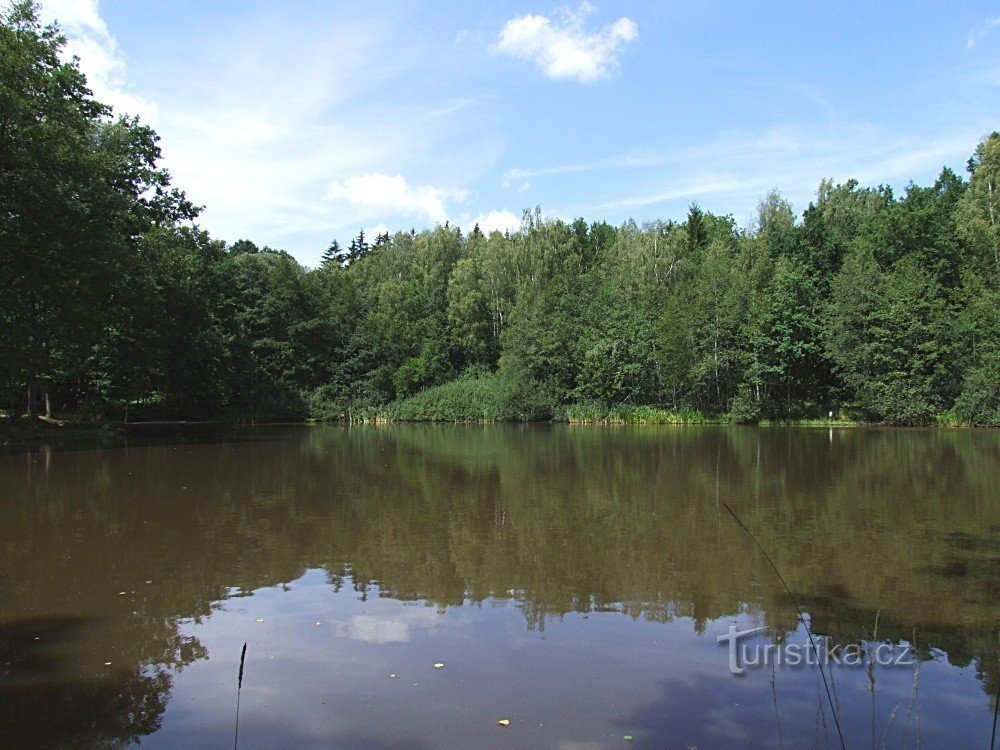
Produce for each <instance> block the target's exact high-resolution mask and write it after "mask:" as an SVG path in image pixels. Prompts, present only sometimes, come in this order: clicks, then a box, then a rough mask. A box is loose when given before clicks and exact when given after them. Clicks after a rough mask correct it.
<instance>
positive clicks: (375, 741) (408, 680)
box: [143, 569, 990, 750]
mask: <svg viewBox="0 0 1000 750" xmlns="http://www.w3.org/2000/svg"><path fill="white" fill-rule="evenodd" d="M258 619H262V620H263V622H257V620H258ZM316 623H319V624H318V625H317V624H316ZM730 624H737V625H740V626H741V627H749V626H754V625H756V624H757V623H756V622H755V621H753V620H752V619H751V618H750V617H747V616H738V617H731V618H719V619H717V620H712V621H709V622H708V623H707V625H706V627H705V630H704V632H703V633H701V634H699V633H697V632H696V631H695V628H694V623H693V622H692V620H690V619H689V618H686V617H677V618H675V619H673V620H671V621H669V622H666V623H663V622H650V621H647V620H645V619H644V618H641V617H640V618H638V619H633V618H632V617H629V616H626V615H623V614H620V613H617V612H606V613H590V614H588V615H583V614H578V613H571V614H568V615H565V616H563V617H562V618H549V619H547V620H546V623H545V627H544V629H542V630H537V629H529V628H528V627H526V621H525V617H524V614H523V613H522V612H521V611H520V609H519V608H518V606H517V604H516V603H515V602H513V601H504V600H495V599H491V600H487V601H485V602H483V603H482V604H477V603H466V604H464V605H463V606H460V607H455V606H453V607H449V608H447V609H446V610H444V611H441V610H439V609H438V608H436V607H432V606H425V605H423V604H421V603H412V602H410V603H404V602H400V601H397V600H394V599H389V598H381V597H379V596H378V592H377V590H374V589H372V590H369V592H368V597H367V601H362V600H361V597H360V595H359V594H358V592H356V591H355V590H353V589H352V588H351V587H350V586H349V585H345V586H344V588H343V589H341V590H340V591H339V592H338V591H335V589H334V587H333V586H331V585H330V584H329V583H328V579H327V576H326V573H325V572H324V571H322V570H316V569H314V570H310V571H308V572H307V573H306V574H305V575H303V576H302V577H301V578H300V579H298V580H296V581H293V582H291V584H289V585H288V586H287V587H284V588H283V587H273V588H265V589H260V590H257V591H254V592H253V594H252V596H248V597H241V598H235V599H229V600H227V601H225V602H224V603H223V604H222V607H221V608H220V609H219V610H217V611H216V612H214V613H213V614H212V615H211V616H210V617H208V618H206V619H204V620H202V621H201V622H200V623H193V622H188V623H186V624H185V625H184V627H183V630H184V631H185V632H186V633H187V634H190V635H196V636H197V637H198V638H199V639H200V640H201V641H202V643H204V645H205V646H206V647H207V648H208V652H209V659H207V660H203V661H199V662H196V663H194V664H192V665H191V666H189V667H187V668H185V669H184V670H183V672H181V673H180V674H179V675H178V676H177V677H176V678H175V683H174V689H173V692H172V695H171V698H170V702H169V704H168V707H167V712H166V714H165V716H164V720H163V725H162V729H161V730H160V731H159V732H158V733H156V734H154V735H152V736H150V737H147V738H145V739H144V740H143V746H148V747H169V746H180V745H183V746H188V747H194V746H225V745H226V744H227V742H231V741H232V731H233V718H234V711H235V697H236V696H235V675H236V672H237V669H238V659H239V652H240V648H241V646H242V644H243V641H244V640H246V641H247V642H248V644H249V645H248V648H247V663H246V676H245V679H244V687H243V695H242V707H241V726H240V745H241V746H242V747H245V748H251V747H292V746H296V747H330V746H335V747H345V748H376V747H390V748H433V747H456V748H470V747H551V748H559V749H560V750H584V749H587V750H589V749H590V748H606V747H608V748H610V747H621V746H623V745H624V744H625V740H624V739H623V736H624V735H626V734H628V735H633V736H634V742H633V743H632V745H631V746H634V747H663V746H676V747H682V748H683V747H688V746H690V745H697V746H698V747H701V748H712V747H729V746H740V745H744V744H749V743H750V742H751V741H752V744H753V746H754V747H778V746H779V743H778V733H777V722H776V717H775V706H774V702H773V699H772V695H771V684H770V680H771V672H770V670H768V669H759V670H751V671H748V673H747V674H746V676H744V677H739V678H737V677H734V676H732V675H730V674H729V672H728V659H727V651H726V648H725V647H724V646H722V645H720V644H719V643H717V641H716V638H717V636H718V635H721V634H723V633H725V632H727V629H728V627H729V625H730ZM757 641H758V642H761V643H764V642H766V641H767V638H766V636H762V637H759V638H757ZM790 641H791V642H795V643H801V642H804V634H803V632H802V631H801V630H800V631H799V632H797V633H795V634H793V635H792V636H791V638H790ZM436 662H443V663H444V665H445V666H444V667H443V668H441V669H435V668H434V664H435V663H436ZM393 674H394V675H396V677H394V678H393V677H391V676H390V675H393ZM833 678H834V681H835V683H836V685H835V688H836V692H837V696H838V698H839V701H840V704H841V720H842V723H843V725H844V730H845V735H846V739H847V743H848V746H849V747H862V746H870V742H871V736H870V732H871V730H870V726H871V724H870V721H871V694H870V693H869V692H868V690H867V689H866V686H867V676H866V674H865V670H864V669H863V668H858V667H854V668H848V667H840V668H837V669H835V670H833ZM913 678H914V673H913V669H912V668H895V669H880V670H879V671H878V673H877V684H876V711H877V715H876V733H877V735H878V744H879V746H881V744H882V732H883V731H884V730H885V727H886V725H887V723H888V724H889V730H888V733H887V735H886V739H887V741H888V744H889V746H890V747H900V746H904V745H906V746H912V745H915V743H916V732H917V716H918V713H919V725H920V731H921V741H922V743H923V747H928V748H931V747H948V746H955V745H953V744H951V740H954V734H953V733H954V732H955V731H956V728H961V729H960V731H963V732H966V733H967V735H966V738H965V740H967V741H968V743H969V744H970V745H976V744H978V745H979V746H986V745H987V744H988V733H989V720H990V714H989V706H988V705H987V704H988V699H987V698H986V696H985V694H984V693H983V692H982V690H981V689H980V688H979V687H978V684H975V683H976V680H975V673H974V668H973V667H972V666H970V667H968V668H965V669H958V668H955V667H952V666H950V665H948V664H947V661H946V659H944V658H941V659H938V660H935V661H930V662H922V663H921V665H920V680H921V683H922V686H923V687H922V689H921V692H920V694H919V705H918V706H913V707H912V709H911V696H912V686H913ZM775 679H776V683H775V690H776V693H777V704H778V713H779V715H780V720H781V729H782V735H783V740H784V743H785V746H786V747H789V748H791V747H814V746H815V745H816V739H817V731H818V732H819V735H820V737H819V746H820V747H825V746H826V740H825V739H824V736H823V735H824V732H823V727H822V723H821V722H822V718H821V717H820V714H819V712H818V709H819V705H820V701H821V700H825V698H823V695H822V694H821V693H820V692H818V691H820V690H821V683H820V680H819V673H818V672H817V671H816V670H815V669H791V668H779V669H778V670H777V672H776V675H775ZM970 683H974V684H971V685H970ZM894 711H895V715H894V716H893V718H892V720H891V723H890V722H889V720H890V716H891V715H892V714H893V712H894ZM501 718H509V719H510V720H511V725H510V727H507V728H501V727H499V726H497V723H496V722H497V720H498V719H501ZM826 721H827V723H828V725H829V727H828V732H827V734H828V735H829V740H830V746H831V747H833V746H835V745H836V737H835V735H834V730H833V726H832V721H831V719H830V717H829V715H827V716H826ZM949 738H950V739H949ZM965 740H963V743H964V742H965Z"/></svg>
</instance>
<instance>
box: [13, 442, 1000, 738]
mask: <svg viewBox="0 0 1000 750" xmlns="http://www.w3.org/2000/svg"><path fill="white" fill-rule="evenodd" d="M998 447H1000V435H997V434H995V433H983V432H977V433H970V432H913V431H889V432H878V431H863V430H856V431H840V432H836V433H829V434H828V433H827V431H825V430H816V431H809V430H798V431H793V430H781V429H772V430H752V429H746V430H742V429H729V430H724V429H703V428H686V429H674V430H659V429H656V430H652V429H647V430H641V429H640V430H631V429H623V430H615V429H601V428H581V429H571V428H526V427H494V428H486V429H479V428H461V427H457V428H454V429H452V428H448V427H424V426H411V427H407V426H401V427H385V428H362V429H349V430H341V429H339V428H317V429H312V430H300V431H295V432H285V433H278V435H277V437H276V439H274V440H253V441H244V442H238V443H235V442H229V443H209V444H203V445H188V444H176V445H161V446H155V447H146V448H143V447H138V448H137V447H135V446H130V447H129V448H128V450H127V451H116V450H102V451H80V452H65V453H53V454H51V455H49V456H47V457H45V460H43V457H42V456H40V455H39V454H30V455H19V456H8V457H5V458H3V459H0V521H2V523H0V550H2V554H3V562H4V565H3V566H2V571H3V572H0V632H2V633H3V634H4V635H2V636H0V639H2V643H3V644H4V645H3V646H2V647H0V648H3V649H4V651H3V653H4V654H5V655H4V656H2V657H0V665H7V666H0V669H4V670H5V671H4V672H3V673H2V674H0V690H3V691H5V694H9V695H11V696H12V697H13V698H14V699H15V700H14V703H13V704H11V705H17V706H21V708H19V709H17V711H24V712H28V714H29V715H30V714H34V715H38V714H39V712H44V713H45V715H50V714H53V715H54V714H58V713H60V712H62V713H65V714H66V715H69V714H71V713H72V712H73V711H74V710H75V711H77V714H76V721H69V720H68V721H67V722H66V723H65V724H59V722H56V721H53V722H49V726H48V727H47V729H48V730H50V731H51V732H53V733H56V734H58V732H59V731H62V730H59V729H58V727H59V726H63V727H64V729H65V731H67V732H68V731H70V730H71V729H73V730H74V731H75V730H76V729H77V728H79V727H80V726H82V725H81V724H80V722H81V721H83V717H84V716H85V715H88V716H91V717H92V718H93V717H95V716H98V715H100V716H104V718H102V719H96V718H95V719H94V722H92V726H93V727H94V729H93V731H94V732H95V734H94V735H93V736H94V737H97V736H98V733H99V732H107V731H108V727H110V726H115V727H116V730H115V732H117V734H116V736H120V737H126V738H127V737H132V736H133V734H132V733H131V732H136V733H138V734H142V733H143V732H144V731H148V730H149V729H150V728H155V723H153V722H154V721H158V720H159V719H158V717H159V715H160V714H161V713H162V707H163V705H164V704H165V701H166V696H167V692H168V691H169V685H170V680H169V674H170V670H171V669H172V668H174V667H177V666H181V665H183V664H187V663H190V662H191V661H192V660H194V659H198V658H201V657H202V656H204V653H203V649H201V647H200V645H199V644H196V643H190V642H185V641H184V640H183V639H182V638H181V636H180V635H179V627H178V619H179V618H194V619H198V618H202V617H205V616H208V615H209V614H210V613H211V611H212V607H213V606H214V605H213V603H215V602H218V601H220V600H222V599H224V598H226V597H227V596H228V595H229V594H230V592H232V591H234V590H235V591H239V592H250V591H253V590H254V589H256V588H260V587H263V586H271V585H275V584H277V583H281V582H288V581H292V580H294V579H296V578H298V577H299V576H300V575H301V574H302V572H304V570H305V569H306V568H308V567H313V566H323V567H324V568H325V569H326V570H327V572H328V575H329V576H330V580H331V583H333V584H334V585H335V586H340V585H344V584H346V585H349V586H353V587H354V588H355V590H356V591H357V592H358V596H374V595H380V596H390V597H394V598H397V599H402V600H424V601H426V602H428V603H429V604H433V605H435V606H437V607H439V608H444V607H448V606H452V605H458V604H461V603H462V602H463V601H465V600H467V599H471V600H473V601H482V600H483V599H486V598H488V597H494V596H495V597H503V598H508V597H511V598H514V599H516V600H518V602H519V604H520V606H521V608H522V610H523V612H524V614H525V618H526V621H527V623H528V625H529V627H537V628H543V627H544V624H545V621H546V619H547V618H551V617H558V616H561V615H563V614H565V613H568V612H589V611H604V610H611V611H619V612H622V613H623V614H625V615H626V616H630V617H635V618H639V617H642V618H645V619H648V620H653V621H663V622H669V621H671V620H674V619H676V618H678V617H689V618H692V620H693V622H694V626H695V628H696V629H698V630H699V631H701V630H702V629H703V628H704V626H705V624H706V623H707V622H709V621H711V620H713V619H716V618H719V617H722V616H731V615H733V614H734V613H738V612H747V613H748V614H749V615H750V616H751V617H753V618H755V619H757V620H759V621H760V622H761V624H767V625H768V626H770V627H772V628H776V629H778V630H781V631H790V630H794V628H795V626H796V617H795V610H794V607H793V606H792V604H791V603H790V602H788V601H787V599H786V597H785V596H784V594H783V592H782V591H781V590H780V589H779V587H778V585H777V582H776V581H775V580H774V579H773V575H772V574H770V572H769V571H768V570H767V568H766V566H765V565H764V564H763V561H762V560H761V559H760V558H759V555H758V553H757V552H756V551H755V550H754V548H753V545H752V543H751V542H750V541H749V540H748V539H747V538H746V537H745V534H744V533H743V532H742V531H741V530H740V529H739V528H738V527H737V526H736V525H735V524H734V523H733V522H732V521H731V519H729V518H728V517H727V516H726V514H725V513H723V512H721V510H720V507H721V506H720V504H719V503H720V500H723V499H724V500H726V502H728V503H730V504H731V505H732V506H733V507H734V508H735V509H736V510H737V512H739V514H740V515H741V516H742V517H743V518H744V519H745V521H746V522H747V524H748V525H749V526H750V527H751V528H753V529H754V532H755V534H756V535H757V536H758V538H759V540H760V541H761V543H762V544H763V545H764V546H765V548H766V549H768V550H769V552H770V553H771V554H772V557H773V558H774V560H775V563H776V564H777V565H778V567H779V568H780V569H781V570H782V573H783V574H784V575H785V577H786V578H787V579H788V582H789V584H790V585H791V587H792V589H793V590H794V591H795V592H796V594H797V596H798V597H799V598H800V599H801V600H802V602H803V603H804V604H805V605H806V607H807V609H808V610H809V611H810V613H811V614H812V616H813V618H814V622H815V627H816V630H817V631H818V632H823V633H827V634H830V635H832V636H834V637H835V638H837V639H841V640H844V641H849V642H853V641H856V640H857V639H859V638H860V637H862V635H863V634H864V633H866V632H868V631H869V630H870V628H871V624H872V621H873V620H874V616H875V612H876V611H879V610H881V622H882V623H883V625H882V628H880V630H882V631H883V632H884V633H885V635H886V637H889V638H892V639H905V640H908V639H909V638H910V637H911V636H912V633H913V631H914V630H916V631H917V634H918V644H919V645H920V647H921V649H923V650H924V651H926V650H927V649H929V648H930V647H935V648H940V649H942V650H945V651H947V652H948V653H949V657H950V658H951V659H952V661H954V662H955V663H969V662H970V661H971V660H974V661H975V662H976V664H977V668H978V669H980V670H981V672H984V673H985V675H984V679H985V681H986V682H988V685H989V689H991V690H992V689H995V681H996V677H995V676H994V675H995V674H996V669H995V667H993V666H992V665H993V664H995V663H996V661H995V660H996V658H997V649H996V635H995V625H994V623H993V619H994V616H995V602H996V599H997V597H996V593H997V592H996V580H997V579H998V577H1000V576H998V575H997V570H996V550H997V543H998V540H997V530H996V528H995V522H993V521H991V519H995V518H996V517H997V515H998V507H997V503H998V500H997V497H996V494H995V489H994V483H995V477H996V476H997V473H998V468H1000V450H998ZM991 524H992V525H991ZM146 581H152V583H149V584H147V583H146ZM121 591H124V592H126V593H125V594H124V595H119V592H121ZM26 612H33V613H42V614H46V613H66V612H71V613H73V615H74V617H79V618H80V619H81V620H82V621H83V623H84V624H83V625H80V626H77V627H78V630H79V632H76V631H74V632H73V633H68V634H66V635H64V636H61V637H64V638H65V639H67V642H69V643H73V644H74V645H75V646H76V655H75V657H74V660H71V661H69V662H59V661H55V662H53V663H51V664H50V671H49V672H48V673H47V675H48V676H47V677H45V675H43V678H40V679H37V680H36V681H35V682H34V683H32V682H31V680H34V679H35V673H34V672H24V671H21V672H19V671H18V669H21V668H20V667H16V666H11V665H12V664H16V663H17V658H20V657H19V655H23V654H25V653H29V652H30V651H31V649H32V648H34V647H33V646H32V645H31V644H30V643H29V644H26V645H25V644H23V643H21V642H19V641H17V640H16V638H13V636H11V635H10V627H11V623H12V622H16V621H17V620H18V618H21V617H23V616H24V613H26ZM29 629H30V628H29ZM74 633H75V634H74ZM84 633H85V635H83V634H84ZM32 637H34V636H32ZM43 642H44V641H43ZM39 648H41V647H39ZM38 654H39V657H40V656H41V655H42V651H39V652H38ZM107 654H112V655H113V656H112V657H110V658H109V657H107ZM108 660H111V661H113V663H114V669H115V671H114V672H113V673H111V672H105V671H104V670H103V666H102V665H103V662H104V661H108ZM126 663H127V664H132V665H137V666H135V667H134V668H132V669H131V670H129V671H127V672H126V673H122V672H118V671H117V669H118V665H119V664H126ZM66 675H69V676H70V677H71V678H72V679H71V680H70V682H69V683H68V684H69V685H71V686H75V687H74V689H76V690H79V691H81V692H80V696H82V697H80V698H77V697H74V694H73V693H72V692H66V689H67V688H66V687H65V686H61V687H58V689H56V687H55V686H58V685H60V684H61V683H59V680H62V679H69V678H67V677H66ZM102 675H103V676H102ZM30 684H36V685H38V686H39V687H38V690H37V691H36V692H35V693H33V695H35V696H39V697H38V700H37V701H36V702H35V703H30V702H27V703H26V702H25V701H26V700H27V699H26V698H24V697H23V696H22V697H18V696H17V695H15V693H17V691H24V690H26V689H27V688H26V687H25V686H26V685H30ZM43 684H44V685H48V686H49V687H45V688H44V689H43V687H42V685H43ZM116 685H117V688H115V689H112V688H114V686H116ZM88 690H89V691H91V693H92V695H93V696H94V697H93V698H87V697H86V696H87V695H91V693H88V692H87V691H88ZM46 691H48V692H46ZM53 691H54V692H53ZM154 692H155V693H156V694H157V695H158V696H160V698H159V699H158V700H159V702H157V699H152V698H140V697H139V696H142V695H152V694H153V693H154ZM119 693H120V694H121V695H123V696H124V695H132V696H134V698H133V699H132V700H134V701H135V703H134V705H132V704H130V705H120V706H117V707H115V705H114V702H113V701H111V699H110V697H111V696H112V695H118V694H119ZM25 695H29V694H28V693H26V694H25ZM46 696H47V697H46ZM101 696H105V698H106V699H105V700H104V701H103V702H102V699H101ZM123 700H124V699H123ZM5 703H6V701H5ZM46 704H51V705H52V707H51V708H50V709H48V710H47V711H45V710H44V709H43V708H42V707H43V706H44V705H46ZM62 704H65V705H66V706H69V707H70V708H72V710H70V709H69V708H65V710H64V709H62V708H61V709H57V708H55V706H56V705H62ZM97 704H100V706H98V705H97ZM87 705H91V706H93V707H92V708H91V709H89V710H85V709H84V707H85V706H87ZM11 710H14V709H11ZM105 712H114V713H115V715H116V716H118V717H119V718H120V717H131V718H130V719H129V722H131V723H129V725H128V726H129V727H132V729H128V728H127V727H125V726H124V725H122V726H119V725H118V724H115V723H114V722H113V721H111V719H110V716H107V715H105ZM19 715H20V714H19ZM13 716H14V714H11V713H9V712H8V714H7V716H4V715H3V714H0V721H3V723H4V724H7V725H8V726H9V724H8V718H12V717H13ZM154 716H155V717H156V718H155V719H154V718H151V717H154ZM35 723H36V724H37V723H39V722H35ZM140 727H141V728H140ZM56 734H53V735H52V737H55V736H56ZM67 736H69V735H67ZM101 736H102V737H103V736H104V735H101ZM102 741H103V740H102Z"/></svg>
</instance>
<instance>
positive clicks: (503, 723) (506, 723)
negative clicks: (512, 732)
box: [497, 719, 510, 727]
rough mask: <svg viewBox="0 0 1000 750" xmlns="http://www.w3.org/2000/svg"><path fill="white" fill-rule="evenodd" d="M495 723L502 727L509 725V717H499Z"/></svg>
mask: <svg viewBox="0 0 1000 750" xmlns="http://www.w3.org/2000/svg"><path fill="white" fill-rule="evenodd" d="M497 724H499V725H500V726H502V727H509V726H510V719H500V721H498V722H497Z"/></svg>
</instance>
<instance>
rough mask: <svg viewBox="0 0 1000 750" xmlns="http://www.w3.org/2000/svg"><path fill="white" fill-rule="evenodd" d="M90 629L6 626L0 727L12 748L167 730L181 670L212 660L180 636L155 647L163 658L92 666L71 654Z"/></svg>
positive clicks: (55, 623)
mask: <svg viewBox="0 0 1000 750" xmlns="http://www.w3.org/2000/svg"><path fill="white" fill-rule="evenodd" d="M89 625H90V623H87V622H86V621H85V620H83V619H82V618H75V617H45V618H24V619H20V620H13V621H7V622H5V623H3V624H2V625H0V665H2V670H0V728H2V736H3V738H4V741H5V742H7V743H9V746H10V747H98V746H99V747H124V746H126V745H128V744H130V743H133V742H136V741H137V740H139V739H140V738H141V737H143V736H145V735H147V734H150V733H152V732H155V731H156V730H157V729H159V727H160V720H161V717H162V715H163V712H164V710H165V709H166V704H167V698H168V696H169V694H170V689H171V687H172V682H173V672H174V671H179V670H180V669H181V668H182V667H183V666H184V665H186V664H190V663H192V662H193V661H195V660H196V659H200V658H204V657H205V656H206V653H205V649H204V648H203V647H202V645H201V644H200V643H199V642H198V641H197V640H196V639H193V638H185V637H181V636H179V635H177V634H176V632H175V633H174V636H173V637H172V638H168V639H167V640H165V641H160V642H156V641H153V643H152V645H154V646H156V647H158V648H157V652H156V653H155V654H152V655H151V656H150V657H148V658H147V659H144V660H141V661H134V660H132V656H131V655H123V654H114V655H112V657H111V658H113V659H114V661H113V662H112V664H111V666H101V667H96V666H90V667H89V668H88V667H85V666H83V665H81V664H79V663H77V662H76V660H75V659H74V658H73V656H72V655H71V654H72V652H73V651H75V650H77V649H78V648H79V647H80V646H81V645H83V643H82V642H81V637H85V636H86V633H87V631H88V626H89ZM147 635H148V634H147ZM139 642H142V641H141V639H140V641H139Z"/></svg>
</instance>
